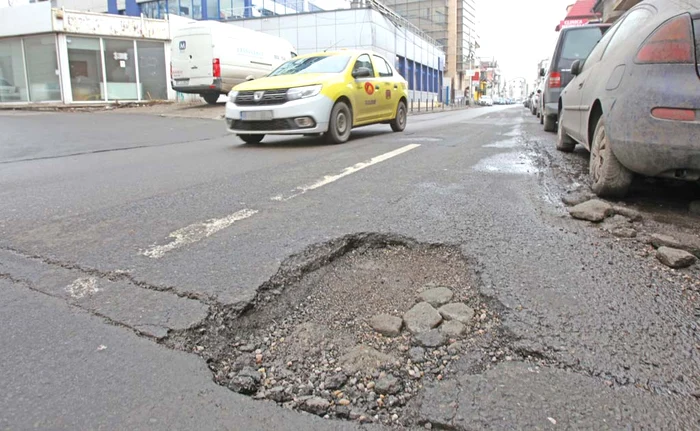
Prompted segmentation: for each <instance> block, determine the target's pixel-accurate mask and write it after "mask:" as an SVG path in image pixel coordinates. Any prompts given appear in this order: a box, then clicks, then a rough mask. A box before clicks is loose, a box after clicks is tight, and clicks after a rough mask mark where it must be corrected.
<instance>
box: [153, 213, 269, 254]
mask: <svg viewBox="0 0 700 431" xmlns="http://www.w3.org/2000/svg"><path fill="white" fill-rule="evenodd" d="M257 212H258V210H251V209H247V208H246V209H243V210H240V211H236V212H235V213H233V214H230V215H227V216H226V217H223V218H216V219H210V220H207V221H205V222H203V223H195V224H191V225H189V226H186V227H183V228H182V229H178V230H176V231H175V232H173V233H171V234H170V235H168V237H169V238H172V239H173V240H172V241H170V242H169V243H167V244H165V245H155V246H153V247H151V248H149V249H147V250H145V251H143V252H141V254H143V255H144V256H147V257H150V258H153V259H158V258H161V257H163V255H165V253H167V252H169V251H173V250H175V249H178V248H180V247H183V246H185V245H188V244H193V243H195V242H197V241H201V240H203V239H204V238H207V237H209V236H211V235H214V234H215V233H217V232H218V231H220V230H222V229H226V228H227V227H229V226H231V225H232V224H234V223H235V222H237V221H240V220H244V219H247V218H248V217H250V216H252V215H254V214H256V213H257Z"/></svg>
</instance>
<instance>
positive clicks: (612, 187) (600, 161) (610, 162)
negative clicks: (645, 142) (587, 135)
mask: <svg viewBox="0 0 700 431" xmlns="http://www.w3.org/2000/svg"><path fill="white" fill-rule="evenodd" d="M590 175H591V182H592V184H591V189H593V192H594V193H595V194H596V195H598V196H600V197H623V196H625V195H626V194H627V191H628V190H629V188H630V185H632V178H633V176H634V175H633V174H632V172H630V170H629V169H627V168H626V167H624V166H622V164H621V163H620V161H619V160H617V157H615V154H613V152H612V148H610V140H609V139H608V135H607V133H606V131H605V121H604V120H603V117H600V119H599V120H598V125H597V126H596V128H595V133H594V135H593V143H592V144H591V161H590Z"/></svg>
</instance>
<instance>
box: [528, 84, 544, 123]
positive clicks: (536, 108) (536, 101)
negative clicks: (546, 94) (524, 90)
mask: <svg viewBox="0 0 700 431" xmlns="http://www.w3.org/2000/svg"><path fill="white" fill-rule="evenodd" d="M540 97H542V83H540V84H539V85H538V86H537V91H535V94H533V95H532V101H531V102H530V110H531V111H532V115H535V116H536V117H537V118H539V117H540Z"/></svg>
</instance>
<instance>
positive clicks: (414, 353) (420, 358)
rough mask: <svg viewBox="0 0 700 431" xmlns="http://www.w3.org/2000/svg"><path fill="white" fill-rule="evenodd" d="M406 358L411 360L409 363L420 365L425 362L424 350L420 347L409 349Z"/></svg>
mask: <svg viewBox="0 0 700 431" xmlns="http://www.w3.org/2000/svg"><path fill="white" fill-rule="evenodd" d="M408 357H409V358H411V362H413V363H414V364H421V363H423V362H425V349H424V348H422V347H411V349H410V350H409V351H408Z"/></svg>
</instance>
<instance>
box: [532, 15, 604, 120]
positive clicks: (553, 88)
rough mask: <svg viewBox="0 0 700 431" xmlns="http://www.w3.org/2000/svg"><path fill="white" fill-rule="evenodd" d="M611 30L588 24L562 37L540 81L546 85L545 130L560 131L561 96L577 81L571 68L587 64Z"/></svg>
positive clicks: (569, 28) (563, 33)
mask: <svg viewBox="0 0 700 431" xmlns="http://www.w3.org/2000/svg"><path fill="white" fill-rule="evenodd" d="M608 28H610V24H588V25H582V26H578V27H568V28H564V29H562V30H561V32H560V33H559V38H558V40H557V44H556V45H555V48H554V54H553V55H552V61H551V62H550V63H549V67H548V68H547V69H545V68H543V69H540V77H542V78H543V81H544V87H543V89H542V97H541V107H540V111H541V112H543V113H544V115H543V116H541V117H540V123H542V124H543V125H544V130H546V131H548V132H554V131H556V128H557V121H559V118H558V115H559V95H560V94H561V89H562V88H564V87H566V86H567V84H568V83H569V82H571V79H572V78H573V76H572V75H571V65H572V64H573V62H574V61H576V60H581V61H583V60H585V59H586V57H588V54H590V52H591V50H592V49H593V47H594V46H595V45H596V44H597V43H598V41H599V40H600V39H601V38H602V37H603V34H605V32H606V31H607V30H608Z"/></svg>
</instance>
